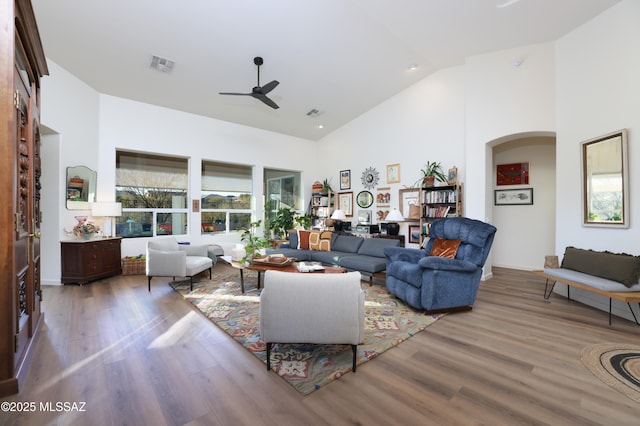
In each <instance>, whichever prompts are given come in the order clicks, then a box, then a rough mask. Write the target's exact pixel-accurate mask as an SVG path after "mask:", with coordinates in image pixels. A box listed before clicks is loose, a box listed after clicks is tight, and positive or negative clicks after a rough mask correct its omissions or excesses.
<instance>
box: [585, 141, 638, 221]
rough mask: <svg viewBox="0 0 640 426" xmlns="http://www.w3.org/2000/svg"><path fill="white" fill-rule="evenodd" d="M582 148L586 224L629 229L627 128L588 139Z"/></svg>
mask: <svg viewBox="0 0 640 426" xmlns="http://www.w3.org/2000/svg"><path fill="white" fill-rule="evenodd" d="M581 149H582V199H583V203H582V218H583V225H584V226H600V227H619V228H628V227H629V211H628V210H629V209H628V205H629V176H628V169H627V161H628V157H627V131H626V129H623V130H619V131H616V132H613V133H609V134H607V135H604V136H600V137H598V138H595V139H590V140H588V141H584V142H582V144H581Z"/></svg>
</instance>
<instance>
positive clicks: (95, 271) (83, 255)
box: [60, 238, 122, 284]
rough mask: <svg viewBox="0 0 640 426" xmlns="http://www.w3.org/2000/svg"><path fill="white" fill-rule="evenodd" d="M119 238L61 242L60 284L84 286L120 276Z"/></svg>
mask: <svg viewBox="0 0 640 426" xmlns="http://www.w3.org/2000/svg"><path fill="white" fill-rule="evenodd" d="M120 241H121V238H101V239H93V240H88V241H84V240H68V241H61V242H60V248H61V262H62V276H61V278H60V282H62V283H63V284H67V283H78V284H85V283H88V282H90V281H95V280H99V279H101V278H106V277H111V276H113V275H120V274H122V265H121V263H120Z"/></svg>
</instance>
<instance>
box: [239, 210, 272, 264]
mask: <svg viewBox="0 0 640 426" xmlns="http://www.w3.org/2000/svg"><path fill="white" fill-rule="evenodd" d="M261 222H262V221H261V220H258V221H255V222H251V223H250V224H249V228H247V229H244V230H243V231H242V234H240V236H241V241H242V242H244V243H245V247H244V249H245V256H244V257H243V258H242V259H241V260H240V263H243V264H244V263H249V264H252V263H253V259H254V258H258V257H261V253H260V250H261V249H266V248H268V247H269V241H267V240H266V239H265V238H262V237H259V236H258V235H257V230H258V228H259V227H260V223H261Z"/></svg>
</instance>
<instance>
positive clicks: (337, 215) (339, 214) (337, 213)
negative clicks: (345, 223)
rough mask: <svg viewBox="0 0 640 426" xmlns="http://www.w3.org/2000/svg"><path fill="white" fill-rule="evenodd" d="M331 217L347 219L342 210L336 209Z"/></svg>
mask: <svg viewBox="0 0 640 426" xmlns="http://www.w3.org/2000/svg"><path fill="white" fill-rule="evenodd" d="M331 219H333V220H347V215H345V214H344V212H343V211H342V210H340V209H337V210H335V211H334V212H333V214H332V215H331Z"/></svg>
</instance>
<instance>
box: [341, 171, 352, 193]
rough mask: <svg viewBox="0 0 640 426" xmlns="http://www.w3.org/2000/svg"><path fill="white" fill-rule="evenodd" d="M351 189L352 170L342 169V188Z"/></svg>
mask: <svg viewBox="0 0 640 426" xmlns="http://www.w3.org/2000/svg"><path fill="white" fill-rule="evenodd" d="M345 189H351V170H340V190H341V191H343V190H345Z"/></svg>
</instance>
